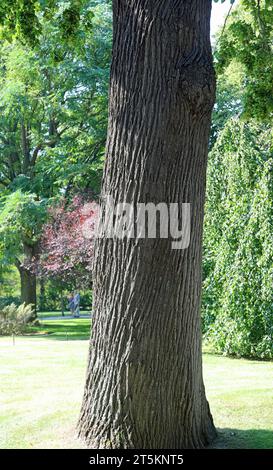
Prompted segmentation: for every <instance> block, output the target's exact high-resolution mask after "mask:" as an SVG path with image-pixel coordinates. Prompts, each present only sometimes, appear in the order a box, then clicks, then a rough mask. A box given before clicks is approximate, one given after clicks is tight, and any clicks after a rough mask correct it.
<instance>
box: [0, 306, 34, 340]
mask: <svg viewBox="0 0 273 470" xmlns="http://www.w3.org/2000/svg"><path fill="white" fill-rule="evenodd" d="M32 318H33V310H32V306H31V305H25V304H22V305H20V306H19V307H17V305H15V304H10V305H8V306H6V307H4V308H2V310H0V336H6V335H12V334H14V335H18V334H22V333H24V332H26V331H27V330H28V328H29V323H30V322H31V319H32Z"/></svg>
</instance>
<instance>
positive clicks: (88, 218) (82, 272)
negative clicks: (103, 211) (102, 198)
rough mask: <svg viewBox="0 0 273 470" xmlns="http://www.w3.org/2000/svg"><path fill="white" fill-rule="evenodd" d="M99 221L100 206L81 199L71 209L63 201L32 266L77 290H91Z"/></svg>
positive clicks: (51, 212) (53, 209)
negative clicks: (88, 288) (94, 247)
mask: <svg viewBox="0 0 273 470" xmlns="http://www.w3.org/2000/svg"><path fill="white" fill-rule="evenodd" d="M97 218H98V205H97V204H96V203H95V202H87V201H84V200H83V198H82V197H80V196H75V197H74V198H73V200H72V201H71V203H70V204H69V205H68V204H67V202H66V201H65V200H63V201H61V202H60V203H59V204H58V205H55V206H52V207H51V208H50V210H49V221H48V222H47V224H45V225H44V226H43V231H42V235H41V238H40V243H39V250H38V253H37V259H36V261H35V262H34V265H33V267H34V269H36V270H37V272H38V273H39V275H40V276H42V277H45V278H54V279H58V280H59V281H63V282H65V283H67V282H69V283H70V284H72V285H74V286H73V287H74V288H81V289H82V288H83V287H90V284H91V270H92V258H93V243H94V236H95V229H96V223H97Z"/></svg>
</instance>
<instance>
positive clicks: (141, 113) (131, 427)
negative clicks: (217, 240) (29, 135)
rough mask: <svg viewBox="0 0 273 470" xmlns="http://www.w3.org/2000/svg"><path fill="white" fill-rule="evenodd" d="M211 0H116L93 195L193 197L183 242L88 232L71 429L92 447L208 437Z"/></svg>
mask: <svg viewBox="0 0 273 470" xmlns="http://www.w3.org/2000/svg"><path fill="white" fill-rule="evenodd" d="M210 12H211V0H180V1H179V2H177V1H175V0H165V1H164V2H159V1H158V0H131V1H125V0H119V1H118V0H114V1H113V13H114V44H113V62H112V69H111V86H110V115H109V131H108V145H107V156H106V166H105V171H104V180H103V192H102V195H103V196H104V195H111V196H112V198H113V199H114V202H115V203H118V202H121V201H127V202H131V203H133V204H134V205H135V204H137V203H138V202H154V203H158V202H167V203H171V202H176V203H182V202H188V203H191V213H192V220H191V242H190V246H189V248H188V249H186V250H172V249H171V240H170V239H159V238H157V239H153V240H151V239H149V240H148V239H145V240H107V239H105V238H103V239H99V240H97V244H96V249H95V260H94V309H93V312H94V313H93V327H92V339H91V348H90V360H89V365H88V373H87V380H86V386H85V393H84V399H83V405H82V410H81V415H80V420H79V433H80V436H81V437H83V438H84V439H85V441H86V442H87V443H88V444H89V445H90V446H94V447H113V448H139V449H142V448H143V449H147V448H154V449H156V448H165V449H175V448H176V449H178V448H202V447H204V446H206V445H207V444H208V443H209V442H211V440H212V439H213V438H214V436H215V434H216V432H215V428H214V425H213V421H212V417H211V414H210V410H209V405H208V402H207V400H206V396H205V390H204V385H203V378H202V357H201V328H200V294H201V253H202V226H203V213H204V196H205V179H206V164H207V153H208V138H209V130H210V118H211V110H212V107H213V103H214V95H215V78H214V72H213V66H212V54H211V46H210Z"/></svg>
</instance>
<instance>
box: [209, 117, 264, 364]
mask: <svg viewBox="0 0 273 470" xmlns="http://www.w3.org/2000/svg"><path fill="white" fill-rule="evenodd" d="M272 165H273V159H272V144H271V138H270V132H269V129H268V128H267V127H266V126H262V125H260V126H258V125H255V124H253V123H252V124H251V123H243V122H241V121H240V120H238V119H232V120H230V121H229V122H228V123H227V124H226V126H225V127H224V129H223V131H222V132H221V133H220V136H219V138H218V140H217V142H216V144H215V146H214V148H213V150H212V152H211V154H210V158H209V169H208V189H207V205H206V220H205V252H204V258H205V259H204V277H205V281H204V296H203V321H204V330H205V332H206V335H207V338H208V339H209V340H210V341H211V342H212V344H213V346H214V347H215V348H216V349H217V350H220V351H222V352H224V353H227V354H235V355H238V356H240V355H241V356H248V357H261V358H272V357H273V341H272V340H273V317H272V304H273V290H272V285H273V264H272V259H273V243H272V242H273V240H272V226H273V205H272V201H273V173H272V170H273V166H272Z"/></svg>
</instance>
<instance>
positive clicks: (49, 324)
mask: <svg viewBox="0 0 273 470" xmlns="http://www.w3.org/2000/svg"><path fill="white" fill-rule="evenodd" d="M90 326H91V323H90V320H89V319H86V318H80V319H74V320H49V321H48V320H45V321H41V322H40V323H39V325H38V326H32V327H30V329H29V332H28V334H27V336H29V337H39V338H43V339H52V340H59V341H71V340H88V339H89V337H90Z"/></svg>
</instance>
